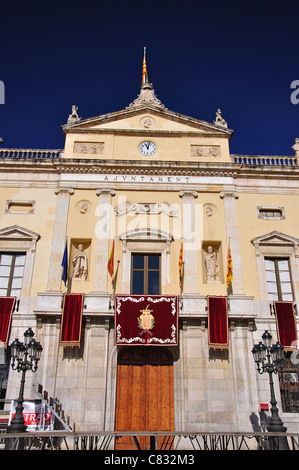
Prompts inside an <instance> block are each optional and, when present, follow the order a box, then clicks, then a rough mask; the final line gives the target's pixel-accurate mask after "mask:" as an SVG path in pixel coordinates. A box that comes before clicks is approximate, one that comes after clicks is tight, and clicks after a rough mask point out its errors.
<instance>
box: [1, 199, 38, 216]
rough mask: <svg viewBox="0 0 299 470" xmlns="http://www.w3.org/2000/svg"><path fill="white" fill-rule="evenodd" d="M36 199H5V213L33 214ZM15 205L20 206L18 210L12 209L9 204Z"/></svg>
mask: <svg viewBox="0 0 299 470" xmlns="http://www.w3.org/2000/svg"><path fill="white" fill-rule="evenodd" d="M35 204H36V201H34V200H29V201H27V200H23V199H22V200H21V199H7V200H6V201H5V208H4V213H5V214H34V209H35ZM13 205H16V206H17V207H20V209H19V210H17V209H12V208H11V206H13Z"/></svg>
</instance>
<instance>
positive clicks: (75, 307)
mask: <svg viewBox="0 0 299 470" xmlns="http://www.w3.org/2000/svg"><path fill="white" fill-rule="evenodd" d="M83 302H84V295H83V294H64V297H63V308H62V319H61V329H60V344H62V345H63V346H80V341H81V328H82V311H83Z"/></svg>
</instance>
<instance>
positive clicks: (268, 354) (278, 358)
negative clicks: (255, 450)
mask: <svg viewBox="0 0 299 470" xmlns="http://www.w3.org/2000/svg"><path fill="white" fill-rule="evenodd" d="M262 340H263V341H260V342H259V343H258V344H255V345H254V347H253V349H252V351H251V352H252V354H253V357H254V360H255V363H256V364H257V371H258V373H259V374H263V373H264V372H268V374H269V385H270V394H271V400H270V403H271V417H270V421H269V423H268V426H267V430H268V431H269V432H277V433H284V432H286V430H287V428H286V427H285V426H284V425H283V422H282V420H281V419H280V417H279V414H278V408H277V401H276V398H275V393H274V383H273V374H277V372H278V369H279V368H280V367H281V363H282V360H283V351H284V347H283V346H282V345H281V344H280V343H279V342H278V341H277V342H276V344H272V345H271V340H272V336H271V334H270V333H269V331H268V330H266V331H265V332H264V333H263V335H262ZM278 442H279V448H280V449H288V444H287V439H286V437H282V438H278ZM271 443H272V446H273V442H272V441H270V445H271Z"/></svg>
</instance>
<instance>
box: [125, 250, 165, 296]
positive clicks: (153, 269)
mask: <svg viewBox="0 0 299 470" xmlns="http://www.w3.org/2000/svg"><path fill="white" fill-rule="evenodd" d="M160 277H161V255H160V254H140V253H134V254H132V275H131V294H135V295H143V294H151V295H159V294H160Z"/></svg>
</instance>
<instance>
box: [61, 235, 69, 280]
mask: <svg viewBox="0 0 299 470" xmlns="http://www.w3.org/2000/svg"><path fill="white" fill-rule="evenodd" d="M61 266H62V267H63V270H62V276H61V279H62V281H63V282H64V284H65V285H66V283H67V267H68V261H67V241H66V242H65V249H64V253H63V258H62V263H61Z"/></svg>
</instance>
